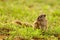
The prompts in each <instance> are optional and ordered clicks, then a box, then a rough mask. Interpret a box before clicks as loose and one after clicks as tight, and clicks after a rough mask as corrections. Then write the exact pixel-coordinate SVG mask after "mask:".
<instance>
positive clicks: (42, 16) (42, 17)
mask: <svg viewBox="0 0 60 40" xmlns="http://www.w3.org/2000/svg"><path fill="white" fill-rule="evenodd" d="M45 17H46V15H45V14H41V15H40V16H38V18H37V20H38V21H40V20H44V19H45Z"/></svg>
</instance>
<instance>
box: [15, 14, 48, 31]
mask: <svg viewBox="0 0 60 40" xmlns="http://www.w3.org/2000/svg"><path fill="white" fill-rule="evenodd" d="M15 23H17V24H19V25H25V26H33V27H34V28H35V29H36V28H37V29H42V30H43V29H46V28H47V20H46V15H45V14H41V15H40V16H38V18H37V20H36V21H35V22H34V25H31V24H29V23H23V22H20V21H15Z"/></svg>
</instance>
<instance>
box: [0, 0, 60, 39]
mask: <svg viewBox="0 0 60 40" xmlns="http://www.w3.org/2000/svg"><path fill="white" fill-rule="evenodd" d="M59 10H60V0H0V35H7V34H9V37H5V38H4V39H5V40H13V39H14V38H15V37H16V36H19V37H20V36H21V37H23V38H25V39H27V40H31V38H32V37H38V38H46V39H47V40H58V38H59V37H55V36H54V35H55V34H56V35H57V36H59V35H60V11H59ZM41 13H44V14H46V16H47V17H46V18H47V20H48V30H47V31H46V32H45V33H44V35H42V32H41V30H40V29H36V30H34V29H33V28H32V27H25V26H23V25H17V24H15V23H12V22H14V21H15V20H19V21H22V22H28V23H30V24H33V22H34V21H35V20H36V18H37V17H38V16H39V15H40V14H41ZM5 29H6V30H8V29H9V32H7V31H6V30H5ZM0 39H2V38H0Z"/></svg>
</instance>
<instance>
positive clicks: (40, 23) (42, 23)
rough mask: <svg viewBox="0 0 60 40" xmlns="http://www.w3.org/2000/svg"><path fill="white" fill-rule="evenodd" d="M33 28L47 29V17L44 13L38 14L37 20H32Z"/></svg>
mask: <svg viewBox="0 0 60 40" xmlns="http://www.w3.org/2000/svg"><path fill="white" fill-rule="evenodd" d="M34 28H38V29H42V30H45V29H47V19H46V15H45V14H41V15H40V16H38V18H37V20H36V21H35V22H34Z"/></svg>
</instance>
